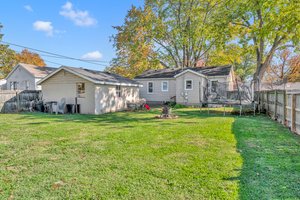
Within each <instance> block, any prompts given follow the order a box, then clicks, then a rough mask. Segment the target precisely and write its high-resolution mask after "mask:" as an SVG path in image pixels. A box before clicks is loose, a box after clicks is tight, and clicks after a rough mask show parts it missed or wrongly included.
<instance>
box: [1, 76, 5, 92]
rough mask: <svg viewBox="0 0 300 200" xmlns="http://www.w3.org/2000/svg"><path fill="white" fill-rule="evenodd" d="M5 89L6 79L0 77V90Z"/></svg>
mask: <svg viewBox="0 0 300 200" xmlns="http://www.w3.org/2000/svg"><path fill="white" fill-rule="evenodd" d="M5 89H6V80H5V79H0V90H5Z"/></svg>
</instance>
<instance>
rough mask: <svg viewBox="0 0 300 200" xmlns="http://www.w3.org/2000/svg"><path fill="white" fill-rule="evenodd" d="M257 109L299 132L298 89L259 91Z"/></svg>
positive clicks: (299, 109)
mask: <svg viewBox="0 0 300 200" xmlns="http://www.w3.org/2000/svg"><path fill="white" fill-rule="evenodd" d="M259 109H260V110H261V111H265V112H266V113H267V114H268V115H269V116H270V117H271V118H272V119H274V120H277V121H278V122H280V123H282V124H284V125H285V126H287V127H289V128H290V129H291V131H293V132H295V133H297V134H300V91H286V90H272V91H261V92H259Z"/></svg>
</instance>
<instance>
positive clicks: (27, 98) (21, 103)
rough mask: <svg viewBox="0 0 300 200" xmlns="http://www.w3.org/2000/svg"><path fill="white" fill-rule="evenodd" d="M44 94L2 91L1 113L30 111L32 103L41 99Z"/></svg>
mask: <svg viewBox="0 0 300 200" xmlns="http://www.w3.org/2000/svg"><path fill="white" fill-rule="evenodd" d="M41 96H42V92H41V91H36V90H24V91H11V90H2V91H0V111H1V113H15V112H20V111H29V108H30V102H32V101H38V100H40V99H41Z"/></svg>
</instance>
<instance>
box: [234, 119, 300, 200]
mask: <svg viewBox="0 0 300 200" xmlns="http://www.w3.org/2000/svg"><path fill="white" fill-rule="evenodd" d="M233 133H234V134H235V137H236V140H237V148H238V151H239V152H240V154H241V156H242V158H243V166H242V169H241V174H240V177H239V181H240V188H239V195H240V199H247V200H248V199H300V137H299V136H296V135H294V134H292V133H291V132H290V131H289V130H288V129H287V128H285V127H283V126H282V125H280V124H277V123H276V122H274V121H272V120H271V119H268V118H267V117H264V116H258V117H251V118H250V117H249V118H247V117H244V118H238V117H237V118H235V122H234V124H233Z"/></svg>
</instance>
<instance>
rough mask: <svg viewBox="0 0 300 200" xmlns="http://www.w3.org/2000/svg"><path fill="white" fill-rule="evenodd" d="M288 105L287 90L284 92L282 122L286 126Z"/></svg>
mask: <svg viewBox="0 0 300 200" xmlns="http://www.w3.org/2000/svg"><path fill="white" fill-rule="evenodd" d="M286 106H287V103H286V90H284V91H283V120H282V124H283V125H286V123H285V122H286V110H287V108H286Z"/></svg>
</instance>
